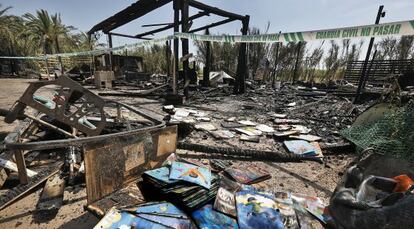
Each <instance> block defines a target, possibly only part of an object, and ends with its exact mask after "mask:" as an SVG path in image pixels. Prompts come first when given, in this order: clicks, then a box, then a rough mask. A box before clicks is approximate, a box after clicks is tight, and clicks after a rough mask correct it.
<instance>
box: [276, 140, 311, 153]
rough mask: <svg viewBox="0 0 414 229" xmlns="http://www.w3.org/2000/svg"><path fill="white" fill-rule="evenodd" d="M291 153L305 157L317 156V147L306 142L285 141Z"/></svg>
mask: <svg viewBox="0 0 414 229" xmlns="http://www.w3.org/2000/svg"><path fill="white" fill-rule="evenodd" d="M283 143H284V144H285V146H286V148H287V149H288V150H289V152H291V153H294V154H298V155H304V156H315V155H316V151H315V147H314V146H313V145H311V144H310V143H309V142H307V141H304V140H291V141H284V142H283Z"/></svg>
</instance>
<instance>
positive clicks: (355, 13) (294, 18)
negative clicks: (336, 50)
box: [0, 0, 414, 46]
mask: <svg viewBox="0 0 414 229" xmlns="http://www.w3.org/2000/svg"><path fill="white" fill-rule="evenodd" d="M133 2H135V1H132V0H117V1H114V0H82V1H81V0H1V1H0V3H1V4H2V6H3V7H5V6H12V7H13V8H12V9H11V10H10V11H9V12H10V13H11V14H15V15H21V14H24V13H26V12H30V13H34V12H35V11H36V10H38V9H46V10H48V11H49V12H50V13H54V12H59V13H60V14H61V16H62V20H63V22H64V23H65V24H67V25H72V26H75V27H76V28H78V29H79V30H82V31H87V30H89V29H90V28H91V27H92V26H93V25H95V24H96V23H98V22H100V21H102V20H104V19H105V18H107V17H109V16H111V15H113V14H115V13H116V12H118V11H119V10H122V9H124V8H125V7H127V6H129V5H130V4H132V3H133ZM202 2H204V3H206V4H210V5H213V6H216V7H218V8H221V9H224V10H228V11H233V12H235V13H238V14H243V15H245V14H248V15H250V18H251V21H250V25H251V26H256V27H259V28H261V29H264V28H265V27H266V24H267V22H268V21H269V22H270V31H269V32H274V33H277V32H279V31H282V32H289V31H303V30H314V29H327V28H335V27H342V26H354V25H363V24H371V23H373V22H374V20H375V16H376V13H377V9H378V6H379V5H381V4H383V5H385V10H386V12H387V16H386V17H385V18H383V19H381V20H382V22H392V21H398V20H408V19H411V20H412V19H414V15H413V12H414V0H204V1H202ZM194 13H196V11H195V10H192V11H190V15H191V14H194ZM172 19H173V12H172V4H169V5H166V6H164V7H162V8H160V9H159V10H158V11H155V12H153V13H150V14H148V15H146V16H144V17H143V18H142V19H138V20H136V21H133V22H132V23H130V24H127V25H125V26H123V27H121V28H119V29H117V30H115V32H120V33H124V34H130V35H135V34H138V33H141V32H145V31H147V30H149V29H151V28H142V27H141V26H142V25H143V24H148V23H163V22H172ZM220 19H221V18H220V17H216V16H210V17H207V18H205V19H198V20H196V21H195V22H194V24H193V27H192V28H196V27H198V26H201V25H205V24H208V23H212V22H215V21H218V20H220ZM240 27H241V23H239V22H233V23H231V24H228V25H223V26H220V27H217V28H215V29H212V31H211V32H212V33H228V34H237V33H239V31H240ZM170 33H172V30H170V31H167V32H166V33H161V34H159V35H156V36H163V35H165V34H170ZM132 41H136V40H131V39H128V38H120V37H116V38H114V45H115V46H116V45H122V44H125V43H130V42H132Z"/></svg>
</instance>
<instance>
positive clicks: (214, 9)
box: [189, 0, 245, 20]
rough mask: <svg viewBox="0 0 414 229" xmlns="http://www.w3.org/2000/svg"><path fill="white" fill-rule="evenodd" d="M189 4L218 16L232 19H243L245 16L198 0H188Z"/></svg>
mask: <svg viewBox="0 0 414 229" xmlns="http://www.w3.org/2000/svg"><path fill="white" fill-rule="evenodd" d="M189 5H190V6H192V7H195V8H197V9H200V10H205V11H207V12H209V13H213V14H216V15H219V16H222V17H228V18H233V19H236V20H243V19H244V17H245V16H242V15H239V14H235V13H231V12H228V11H225V10H221V9H219V8H217V7H212V6H209V5H206V4H204V3H201V2H198V1H195V0H189Z"/></svg>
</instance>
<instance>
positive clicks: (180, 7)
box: [88, 0, 250, 96]
mask: <svg viewBox="0 0 414 229" xmlns="http://www.w3.org/2000/svg"><path fill="white" fill-rule="evenodd" d="M170 2H173V11H174V22H172V23H161V24H159V23H158V24H153V25H146V26H145V27H148V26H163V25H165V26H163V27H161V28H158V29H154V30H151V31H147V32H144V33H140V34H137V35H135V36H133V35H125V34H119V33H114V32H112V30H114V29H116V28H119V27H120V26H122V25H125V24H127V23H129V22H131V21H133V20H135V19H138V18H140V17H142V16H144V15H146V14H147V13H150V12H152V11H153V10H156V9H158V8H159V7H162V6H164V5H166V4H168V3H170ZM190 7H193V8H196V9H199V10H201V11H200V12H198V13H197V14H195V15H192V16H190V15H189V8H190ZM180 12H181V13H180ZM180 14H181V19H180ZM210 14H215V15H218V16H221V17H224V18H225V19H223V20H221V21H219V22H216V23H212V24H209V25H206V26H202V27H200V28H195V29H190V27H191V24H192V21H193V20H195V19H198V18H201V17H203V16H209V15H210ZM249 20H250V16H249V15H239V14H235V13H231V12H228V11H225V10H222V9H219V8H217V7H212V6H209V5H206V4H204V3H201V2H198V1H195V0H158V1H154V0H139V1H137V2H135V3H133V4H132V5H131V6H129V7H127V8H125V9H124V10H122V11H120V12H118V13H116V14H115V15H113V16H112V17H109V18H107V19H106V20H104V21H102V22H100V23H98V24H97V25H95V26H94V27H93V28H92V29H91V30H90V31H89V32H88V34H89V35H92V34H93V33H95V32H98V31H102V32H103V33H105V34H107V35H108V43H109V47H112V36H122V37H128V38H136V39H145V40H148V39H151V38H148V37H145V36H148V35H154V34H155V33H159V32H162V31H165V30H168V29H172V28H173V29H174V32H180V29H179V28H180V25H181V32H184V33H195V32H199V31H205V30H208V29H209V28H213V27H216V26H219V25H223V24H226V23H230V22H233V21H241V22H242V29H241V32H242V35H247V32H248V28H249ZM181 42H182V44H181V45H182V56H185V55H187V54H188V52H189V50H188V47H189V40H188V39H181ZM246 52H247V47H246V44H245V43H242V44H240V46H239V57H238V64H237V73H236V83H235V86H234V93H235V94H240V93H244V92H245V79H246V77H247V72H248V71H247V64H246V63H247V53H246ZM173 57H174V67H173V68H172V69H175V70H174V72H173V82H174V84H173V91H174V94H177V93H178V90H177V77H176V76H177V75H178V74H177V72H178V70H179V40H178V39H174V55H173ZM208 61H209V62H210V61H211V59H210V58H208ZM209 62H208V63H206V66H208V67H207V68H206V70H210V66H211V63H209ZM168 63H169V62H168ZM183 72H184V79H185V80H184V84H185V82H187V80H188V79H189V77H188V72H189V64H188V60H185V61H184V62H183ZM205 74H207V76H208V74H209V73H205ZM207 78H208V77H205V79H207ZM205 85H209V82H205ZM184 94H185V95H187V96H188V89H187V88H184Z"/></svg>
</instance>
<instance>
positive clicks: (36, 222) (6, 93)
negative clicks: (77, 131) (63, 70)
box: [0, 79, 354, 228]
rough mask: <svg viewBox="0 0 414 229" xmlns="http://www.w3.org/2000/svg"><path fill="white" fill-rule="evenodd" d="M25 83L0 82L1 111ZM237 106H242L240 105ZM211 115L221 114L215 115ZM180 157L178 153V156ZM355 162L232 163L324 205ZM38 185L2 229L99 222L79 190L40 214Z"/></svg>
mask: <svg viewBox="0 0 414 229" xmlns="http://www.w3.org/2000/svg"><path fill="white" fill-rule="evenodd" d="M28 82H29V80H22V79H0V108H9V107H10V106H11V105H12V104H13V103H14V101H15V100H17V99H18V98H19V96H20V95H21V94H22V93H23V91H24V89H25V88H26V87H27V86H28V84H27V83H28ZM231 99H232V97H228V98H227V99H219V100H218V101H216V103H215V105H212V106H215V108H216V112H210V115H212V116H214V117H215V118H213V120H212V123H214V122H215V121H219V120H221V119H223V117H225V116H230V113H231V112H230V111H232V112H233V113H234V112H236V113H237V110H238V109H240V107H237V106H238V105H237V103H236V104H235V105H234V106H235V107H231V106H228V105H227V104H229V103H226V102H229V101H230V100H231ZM117 100H122V101H123V102H126V103H128V104H132V105H135V106H138V107H139V109H141V110H146V111H153V112H154V113H156V114H158V115H160V116H162V115H165V113H163V111H162V104H161V103H160V102H159V101H157V100H149V99H137V98H125V99H120V98H117ZM239 105H240V104H239ZM213 113H221V114H222V116H221V117H218V116H220V115H214V114H213ZM13 126H14V125H9V124H6V123H4V122H3V118H0V133H2V134H3V136H4V135H5V134H7V132H9V131H11V130H12V129H13ZM186 140H187V141H188V142H192V143H202V144H209V145H216V146H226V147H240V148H246V149H249V148H252V149H261V150H278V149H280V145H278V144H275V142H274V140H273V139H269V138H266V137H263V138H262V139H261V142H260V143H245V142H240V141H239V140H238V139H232V140H229V141H225V142H224V141H218V140H215V139H214V138H212V137H211V136H209V135H208V134H206V133H203V132H200V131H193V132H192V133H191V134H190V135H189V136H187V137H186ZM180 152H182V151H180ZM353 159H354V156H352V155H348V154H343V155H329V156H326V157H325V163H316V162H302V163H270V162H234V163H235V164H237V165H239V166H240V167H248V166H249V165H250V163H255V164H257V165H258V166H260V167H263V168H265V169H266V170H268V171H269V173H270V174H271V176H272V178H271V179H270V180H267V181H265V183H266V185H267V186H268V187H269V189H271V190H272V191H285V192H286V191H288V192H293V193H304V194H307V195H313V196H318V197H320V198H321V199H322V200H323V201H324V202H325V203H328V201H329V197H330V196H331V194H332V192H333V190H334V189H335V187H336V183H337V182H338V181H339V179H340V178H341V176H342V175H343V171H344V170H345V168H346V167H347V166H348V165H349V163H350V162H351V161H352V160H353ZM41 190H42V185H40V186H39V187H38V188H37V190H36V191H35V192H32V193H31V194H29V195H27V196H25V197H24V198H22V199H20V200H18V201H17V202H15V203H14V204H12V205H10V206H8V207H7V208H5V209H3V210H2V211H0V228H29V227H35V228H92V227H93V226H94V225H95V224H96V223H97V222H98V220H99V219H98V218H96V217H95V216H94V215H92V214H91V213H89V212H87V211H85V210H84V208H83V207H84V205H85V204H86V190H85V187H84V186H82V185H78V186H76V187H67V188H66V189H65V193H64V195H65V196H64V204H63V206H62V207H61V208H60V209H59V211H58V212H49V213H44V212H38V211H36V203H37V201H38V198H39V195H40V192H41Z"/></svg>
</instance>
